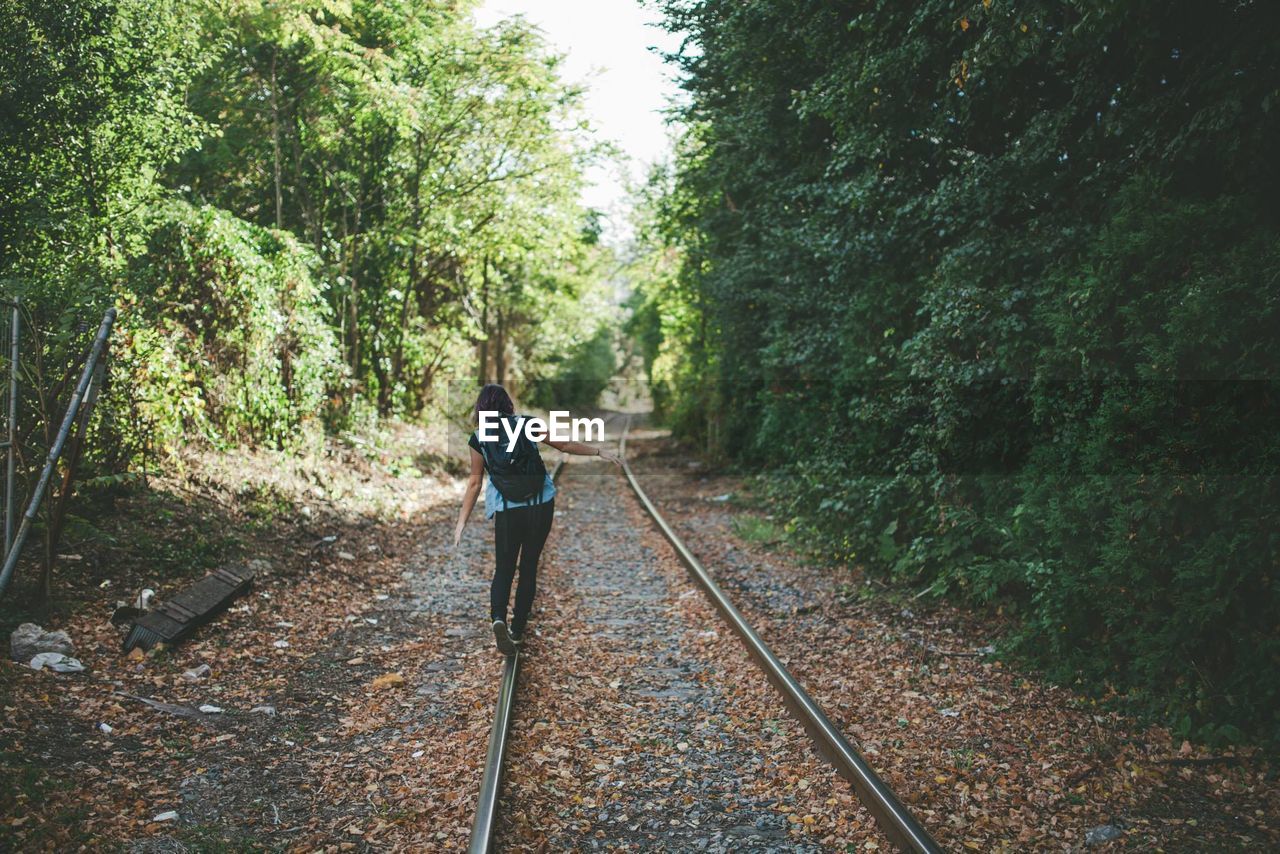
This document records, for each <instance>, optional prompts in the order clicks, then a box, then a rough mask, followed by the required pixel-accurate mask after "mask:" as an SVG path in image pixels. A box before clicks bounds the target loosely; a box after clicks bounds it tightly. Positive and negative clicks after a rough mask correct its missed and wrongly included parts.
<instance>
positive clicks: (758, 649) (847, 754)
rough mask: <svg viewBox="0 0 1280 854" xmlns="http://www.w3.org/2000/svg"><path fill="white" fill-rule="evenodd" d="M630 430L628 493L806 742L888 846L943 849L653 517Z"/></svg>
mask: <svg viewBox="0 0 1280 854" xmlns="http://www.w3.org/2000/svg"><path fill="white" fill-rule="evenodd" d="M630 428H631V422H630V419H628V421H627V424H626V426H624V427H623V430H622V441H621V443H620V446H619V451H620V456H621V457H622V471H623V473H624V474H626V477H627V483H629V484H630V485H631V490H632V492H634V493H635V495H636V498H637V499H639V501H640V505H641V506H642V507H644V509H645V512H646V513H648V514H649V517H650V518H651V519H653V522H654V524H655V525H656V526H657V528H658V530H659V531H660V532H661V533H662V535H663V536H664V537H666V539H667V542H669V543H670V544H671V547H672V548H673V549H675V552H676V555H677V556H678V557H679V558H680V562H681V563H683V564H684V566H685V568H686V569H687V570H688V571H689V574H690V575H691V576H692V577H693V579H694V581H696V582H697V583H698V584H699V586H701V587H702V589H703V592H705V593H706V594H707V597H708V598H710V599H711V602H712V604H714V605H715V606H716V608H717V609H718V610H719V611H720V613H721V615H722V616H723V617H724V619H725V621H726V622H728V623H729V625H730V626H731V627H732V628H733V630H734V631H735V632H736V633H737V634H738V636H739V637H740V638H741V639H742V643H743V644H744V645H745V646H746V648H747V651H748V652H749V653H750V654H751V656H752V657H753V658H754V659H755V660H756V662H757V663H758V664H759V665H760V667H761V669H762V670H764V672H765V675H766V676H767V677H768V678H769V681H770V682H771V683H772V684H773V686H774V687H775V688H776V689H777V690H778V692H779V693H780V694H782V699H783V700H784V702H785V703H786V705H787V708H788V709H790V710H791V713H792V714H793V715H795V717H796V718H797V719H798V720H799V721H800V723H801V724H802V725H803V726H804V728H805V731H806V732H808V733H809V737H810V738H811V739H813V742H814V744H815V745H816V746H817V748H818V752H819V753H821V754H822V755H823V756H824V757H826V759H827V760H828V761H829V762H830V763H831V764H832V765H834V766H835V769H836V771H838V772H839V773H840V775H841V776H842V777H844V778H845V779H846V780H848V781H849V782H850V783H851V784H852V785H853V788H854V791H856V792H857V794H858V798H859V800H861V801H862V804H863V806H865V807H866V808H867V811H868V812H869V813H871V815H872V817H873V818H875V820H876V824H878V825H879V826H880V829H881V830H882V831H884V835H885V836H887V837H889V841H891V842H892V843H893V844H894V845H897V846H898V847H899V848H901V849H902V850H904V851H918V852H927V853H928V854H933V852H940V851H941V850H942V849H941V848H940V847H939V845H938V843H937V842H936V841H934V839H933V837H932V836H930V835H929V832H928V831H926V830H925V829H924V827H922V826H921V824H920V823H919V822H918V821H917V820H916V818H915V816H913V815H912V814H911V812H910V810H908V809H907V808H906V807H905V806H904V805H903V804H902V802H901V801H899V800H898V798H897V796H896V795H894V793H893V790H892V789H890V788H889V787H888V785H886V784H885V782H884V781H883V780H881V779H880V776H879V775H878V774H876V772H875V771H874V770H873V769H872V768H871V766H870V765H868V764H867V762H866V760H865V759H863V758H862V755H861V754H860V753H858V751H857V750H856V749H855V748H854V746H853V745H852V744H850V743H849V741H848V739H846V738H845V737H844V735H843V734H842V733H841V732H840V730H839V729H837V728H836V725H835V724H833V723H832V722H831V719H830V718H828V717H827V715H826V713H825V712H823V711H822V708H821V707H820V706H819V705H818V704H817V703H816V702H814V700H813V698H812V697H810V696H809V694H808V692H806V691H805V690H804V688H803V687H801V685H800V683H799V682H797V681H796V679H795V677H794V676H792V675H791V673H790V671H788V670H787V668H786V667H785V666H784V665H783V663H782V662H781V661H779V660H778V657H777V656H776V655H774V654H773V651H772V650H771V649H769V647H768V645H767V644H766V643H765V642H764V640H763V639H761V637H760V635H758V634H756V632H755V630H754V629H753V628H751V626H750V624H748V623H747V621H746V618H745V617H743V616H742V612H740V611H739V610H738V609H737V608H736V607H734V604H733V602H731V601H730V600H729V597H728V596H726V595H725V593H724V591H723V590H721V589H720V585H718V584H717V583H716V582H715V579H713V578H712V577H711V574H710V573H709V572H707V570H706V568H705V567H703V565H702V563H701V562H700V561H699V560H698V559H697V558H696V557H695V556H694V554H693V552H691V551H689V548H688V547H687V546H686V545H685V544H684V542H683V541H682V540H681V539H680V537H679V536H677V534H676V532H675V531H674V530H673V529H672V528H671V526H670V525H668V524H667V521H666V520H665V519H663V518H662V514H661V513H659V512H658V508H657V507H655V506H654V504H653V502H652V501H650V500H649V496H648V495H646V494H645V492H644V490H643V489H641V488H640V484H639V482H637V480H636V476H635V473H634V472H632V471H631V466H630V465H629V464H628V463H627V433H628V432H629V431H630Z"/></svg>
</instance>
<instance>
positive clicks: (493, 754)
mask: <svg viewBox="0 0 1280 854" xmlns="http://www.w3.org/2000/svg"><path fill="white" fill-rule="evenodd" d="M562 469H564V459H563V458H561V460H560V461H559V462H558V463H556V467H555V468H554V469H553V470H552V472H551V480H552V481H556V480H559V479H560V472H561V470H562ZM519 675H520V654H519V653H518V652H517V653H516V654H515V655H508V656H506V661H505V662H504V663H503V665H502V682H501V683H500V684H499V686H498V704H497V707H496V709H495V710H494V713H493V725H492V726H491V727H490V728H489V749H488V752H486V753H485V757H484V774H483V775H482V776H481V778H480V798H479V800H478V801H477V802H476V818H475V822H474V823H473V824H472V825H471V842H470V843H469V844H468V845H467V851H468V852H469V854H488V851H489V849H490V847H491V846H492V845H493V828H494V824H495V823H496V820H497V817H498V793H499V790H500V789H501V788H502V760H503V759H504V758H505V756H506V753H507V742H508V741H509V738H508V734H509V731H510V729H511V716H512V712H513V710H514V709H515V705H516V681H517V679H518V678H519Z"/></svg>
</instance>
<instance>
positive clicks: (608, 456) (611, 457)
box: [599, 449, 622, 468]
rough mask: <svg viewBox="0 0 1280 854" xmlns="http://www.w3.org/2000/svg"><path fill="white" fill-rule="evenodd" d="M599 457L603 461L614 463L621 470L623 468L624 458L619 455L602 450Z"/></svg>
mask: <svg viewBox="0 0 1280 854" xmlns="http://www.w3.org/2000/svg"><path fill="white" fill-rule="evenodd" d="M599 457H600V459H602V460H606V461H608V462H611V463H613V464H614V465H615V466H618V467H619V468H621V467H622V458H621V457H619V456H618V455H617V454H613V453H610V452H609V451H606V450H604V449H601V450H600V454H599Z"/></svg>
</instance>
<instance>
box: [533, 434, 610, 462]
mask: <svg viewBox="0 0 1280 854" xmlns="http://www.w3.org/2000/svg"><path fill="white" fill-rule="evenodd" d="M547 444H548V445H550V446H551V447H553V448H555V449H556V450H557V451H563V452H564V453H566V454H573V455H575V456H579V457H599V458H600V459H602V460H608V461H609V462H611V463H613V464H614V465H615V466H620V465H622V460H621V459H619V458H618V455H617V454H613V453H610V452H609V451H605V450H602V449H601V448H597V447H595V446H593V445H588V444H586V443H585V442H553V441H551V440H550V439H547Z"/></svg>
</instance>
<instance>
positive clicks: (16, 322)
mask: <svg viewBox="0 0 1280 854" xmlns="http://www.w3.org/2000/svg"><path fill="white" fill-rule="evenodd" d="M21 323H22V312H21V311H20V304H19V302H18V298H17V297H14V300H13V322H12V323H11V324H10V326H9V436H8V443H7V444H8V448H7V449H6V456H7V457H8V461H7V462H6V466H5V477H4V553H5V554H6V555H8V554H9V549H10V548H12V547H13V481H14V478H15V477H16V476H17V465H18V456H17V455H18V447H17V445H18V356H19V352H20V348H19V346H18V336H19V331H18V330H19V329H20V328H21Z"/></svg>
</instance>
